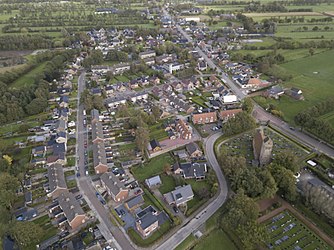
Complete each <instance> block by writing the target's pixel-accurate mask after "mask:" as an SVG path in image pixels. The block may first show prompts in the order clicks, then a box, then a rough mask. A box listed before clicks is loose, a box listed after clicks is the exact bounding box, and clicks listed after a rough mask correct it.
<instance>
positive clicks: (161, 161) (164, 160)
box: [131, 153, 174, 181]
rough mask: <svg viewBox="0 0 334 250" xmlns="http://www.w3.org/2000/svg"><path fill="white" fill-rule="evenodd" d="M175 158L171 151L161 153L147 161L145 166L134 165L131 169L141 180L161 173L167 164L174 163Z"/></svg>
mask: <svg viewBox="0 0 334 250" xmlns="http://www.w3.org/2000/svg"><path fill="white" fill-rule="evenodd" d="M173 163H174V159H173V158H172V157H171V155H170V154H169V153H166V154H162V155H159V156H157V157H154V158H153V159H151V160H149V161H148V162H146V163H145V164H144V165H143V166H136V167H132V168H131V171H132V173H133V175H134V176H135V178H136V179H137V180H139V181H144V180H145V179H147V178H149V177H152V176H154V175H158V174H161V173H162V172H163V168H164V165H165V164H173Z"/></svg>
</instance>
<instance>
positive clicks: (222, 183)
mask: <svg viewBox="0 0 334 250" xmlns="http://www.w3.org/2000/svg"><path fill="white" fill-rule="evenodd" d="M221 135H222V133H216V134H213V135H211V136H210V137H208V138H206V139H204V144H205V152H206V156H207V159H208V161H209V163H210V165H211V167H212V168H213V170H214V171H215V172H216V175H217V179H218V183H219V187H220V188H219V193H218V196H217V197H216V198H215V199H214V200H213V201H212V202H211V203H210V204H209V205H208V206H207V207H205V208H204V209H203V210H202V211H200V212H199V213H198V214H197V215H196V216H195V217H194V218H193V219H192V220H191V221H189V222H188V223H187V224H186V225H184V226H183V227H181V228H180V229H179V230H178V231H177V232H176V233H175V234H173V235H172V236H171V237H170V238H168V239H167V240H166V241H164V242H163V243H162V244H161V245H160V246H159V247H157V248H156V249H159V250H166V249H171V248H175V247H177V246H178V245H179V244H180V243H182V241H184V240H185V239H186V238H187V237H188V236H189V235H190V234H191V233H192V232H194V231H195V230H196V229H198V227H200V226H201V225H202V224H203V223H205V222H206V221H207V220H208V219H209V218H210V217H211V216H212V215H213V214H214V213H215V212H216V211H217V210H218V209H219V208H220V207H221V206H222V205H223V204H224V203H225V202H226V200H227V197H228V187H227V182H226V179H225V177H224V175H223V172H222V170H221V168H220V166H219V164H218V161H217V159H216V155H215V153H214V143H215V141H216V140H217V139H218V138H219V137H220V136H221Z"/></svg>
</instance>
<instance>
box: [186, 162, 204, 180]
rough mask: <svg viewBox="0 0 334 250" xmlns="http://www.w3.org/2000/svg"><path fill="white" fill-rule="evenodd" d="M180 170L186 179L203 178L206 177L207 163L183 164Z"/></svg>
mask: <svg viewBox="0 0 334 250" xmlns="http://www.w3.org/2000/svg"><path fill="white" fill-rule="evenodd" d="M180 168H181V169H182V171H183V175H184V177H185V178H202V177H205V172H206V163H197V162H195V163H192V164H191V163H181V164H180Z"/></svg>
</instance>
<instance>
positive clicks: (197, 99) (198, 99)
mask: <svg viewBox="0 0 334 250" xmlns="http://www.w3.org/2000/svg"><path fill="white" fill-rule="evenodd" d="M191 100H192V102H193V103H195V104H197V105H199V106H201V107H203V108H207V107H208V106H207V105H206V104H205V102H207V100H206V99H205V98H204V97H202V96H193V97H192V98H191Z"/></svg>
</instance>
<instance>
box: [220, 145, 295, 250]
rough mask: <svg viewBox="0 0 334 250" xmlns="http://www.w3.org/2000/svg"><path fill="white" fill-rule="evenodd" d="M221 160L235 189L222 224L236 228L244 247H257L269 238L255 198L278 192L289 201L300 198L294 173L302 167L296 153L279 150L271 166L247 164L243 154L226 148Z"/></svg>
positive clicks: (230, 228)
mask: <svg viewBox="0 0 334 250" xmlns="http://www.w3.org/2000/svg"><path fill="white" fill-rule="evenodd" d="M218 161H219V163H220V165H221V168H222V170H223V172H224V173H225V174H226V176H227V178H228V180H229V183H230V186H231V189H232V190H233V191H234V192H235V195H234V196H233V197H232V199H231V200H230V201H229V202H228V205H227V211H226V212H225V213H224V214H223V215H222V220H221V224H220V225H221V226H222V228H223V229H224V230H229V231H232V232H234V233H235V234H236V235H237V236H238V238H239V239H240V241H241V243H242V245H243V247H244V249H254V248H255V246H257V245H258V244H263V243H264V242H266V241H267V239H268V234H267V231H266V230H264V227H263V225H262V224H258V223H257V222H256V220H257V219H258V217H259V208H258V205H257V204H256V202H255V200H257V199H264V198H272V197H273V196H274V195H275V194H276V193H277V192H278V193H280V194H282V195H284V197H285V198H286V199H287V200H289V201H295V200H296V199H297V197H298V193H297V189H296V185H295V177H294V176H293V173H295V172H296V171H297V170H298V164H297V159H296V156H295V155H294V154H293V153H291V152H288V151H284V152H281V153H279V154H277V155H276V156H275V159H274V160H273V162H272V163H270V164H269V165H268V166H266V167H264V168H256V169H255V168H250V167H247V164H246V159H245V158H244V157H243V156H230V155H228V154H227V152H226V151H224V150H222V151H221V152H220V154H219V155H218Z"/></svg>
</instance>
